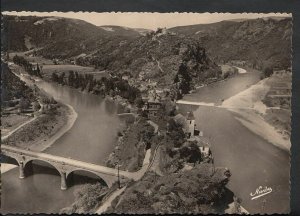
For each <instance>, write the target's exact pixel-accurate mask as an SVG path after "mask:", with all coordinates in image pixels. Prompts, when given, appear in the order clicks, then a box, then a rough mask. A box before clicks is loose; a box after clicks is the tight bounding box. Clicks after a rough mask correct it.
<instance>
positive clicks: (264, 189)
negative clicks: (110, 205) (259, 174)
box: [250, 186, 272, 200]
mask: <svg viewBox="0 0 300 216" xmlns="http://www.w3.org/2000/svg"><path fill="white" fill-rule="evenodd" d="M271 192H272V188H271V187H267V186H265V187H263V186H259V187H258V188H257V189H256V191H255V192H254V193H250V196H251V197H252V198H251V200H255V199H257V198H259V197H262V196H265V195H267V194H269V193H271Z"/></svg>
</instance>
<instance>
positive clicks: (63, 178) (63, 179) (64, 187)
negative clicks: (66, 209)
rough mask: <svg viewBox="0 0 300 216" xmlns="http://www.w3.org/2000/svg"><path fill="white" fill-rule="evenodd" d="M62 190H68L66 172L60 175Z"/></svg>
mask: <svg viewBox="0 0 300 216" xmlns="http://www.w3.org/2000/svg"><path fill="white" fill-rule="evenodd" d="M60 189H61V190H67V189H68V186H67V177H66V173H65V172H61V173H60Z"/></svg>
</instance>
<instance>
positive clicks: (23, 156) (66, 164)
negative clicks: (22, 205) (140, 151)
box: [1, 144, 142, 190]
mask: <svg viewBox="0 0 300 216" xmlns="http://www.w3.org/2000/svg"><path fill="white" fill-rule="evenodd" d="M1 154H2V155H5V156H7V157H10V158H13V159H15V160H16V161H17V163H18V165H19V178H21V179H22V178H25V169H26V168H27V167H28V164H29V163H30V162H32V161H43V162H46V163H48V164H50V165H51V166H52V167H54V168H55V169H56V170H57V171H58V172H59V174H60V176H61V189H62V190H66V189H67V179H68V176H69V175H70V174H72V173H73V172H74V171H86V172H89V173H93V174H95V175H97V176H98V177H100V178H101V179H103V180H104V182H105V183H106V184H107V186H108V187H111V186H112V184H113V183H114V182H117V181H118V176H119V178H120V179H121V180H124V179H133V180H137V179H138V178H140V176H141V174H142V173H140V172H126V171H122V170H118V169H113V168H109V167H105V166H101V165H96V164H92V163H86V162H83V161H78V160H74V159H70V158H65V157H60V156H55V155H51V154H46V153H42V152H33V151H29V150H25V149H20V148H17V147H13V146H8V145H3V144H1Z"/></svg>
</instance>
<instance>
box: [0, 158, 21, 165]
mask: <svg viewBox="0 0 300 216" xmlns="http://www.w3.org/2000/svg"><path fill="white" fill-rule="evenodd" d="M1 163H6V164H13V165H16V166H20V161H19V160H18V158H15V157H13V156H7V155H1Z"/></svg>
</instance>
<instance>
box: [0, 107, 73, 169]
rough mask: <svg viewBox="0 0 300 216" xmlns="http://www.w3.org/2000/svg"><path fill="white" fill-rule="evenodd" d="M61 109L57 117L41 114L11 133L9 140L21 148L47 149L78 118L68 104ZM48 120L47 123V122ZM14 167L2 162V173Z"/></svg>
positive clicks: (39, 150) (38, 150)
mask: <svg viewBox="0 0 300 216" xmlns="http://www.w3.org/2000/svg"><path fill="white" fill-rule="evenodd" d="M60 111H61V113H60V114H59V115H58V116H56V117H53V116H46V114H41V115H40V116H38V117H36V119H33V121H30V122H28V124H26V125H24V126H23V127H21V128H19V129H18V130H17V131H15V132H14V133H13V134H11V136H10V137H9V138H8V139H9V140H8V141H9V142H13V144H15V145H16V146H18V147H20V148H25V149H30V150H32V151H37V152H41V151H44V150H46V149H47V148H48V147H50V146H51V145H53V144H54V143H55V141H56V140H57V139H59V138H60V137H61V136H62V135H64V134H65V133H66V132H67V131H68V130H70V129H71V128H72V126H73V125H74V123H75V121H76V119H77V113H76V111H75V110H74V108H73V107H72V106H70V105H68V104H66V105H62V104H61V109H60ZM46 121H47V123H45V122H46ZM34 131H38V132H39V134H37V133H34ZM13 168H15V166H12V165H10V164H1V173H2V174H3V173H4V172H7V171H9V170H11V169H13Z"/></svg>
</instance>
